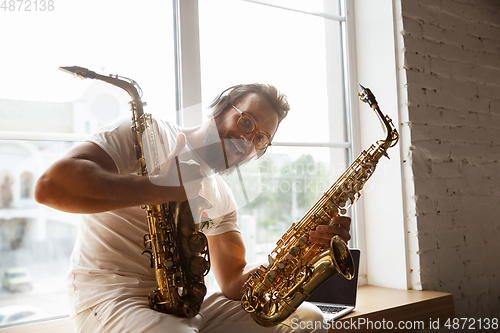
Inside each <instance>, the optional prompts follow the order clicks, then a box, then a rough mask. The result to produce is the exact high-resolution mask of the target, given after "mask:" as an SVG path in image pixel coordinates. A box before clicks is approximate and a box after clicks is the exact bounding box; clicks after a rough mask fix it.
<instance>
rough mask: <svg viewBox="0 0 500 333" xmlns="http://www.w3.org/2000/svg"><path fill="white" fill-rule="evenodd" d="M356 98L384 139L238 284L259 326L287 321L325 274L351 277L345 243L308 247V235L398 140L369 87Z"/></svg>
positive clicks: (356, 191) (353, 196)
mask: <svg viewBox="0 0 500 333" xmlns="http://www.w3.org/2000/svg"><path fill="white" fill-rule="evenodd" d="M359 87H360V89H361V93H359V94H358V95H359V96H360V99H361V100H362V101H363V102H365V103H368V104H369V105H370V106H371V108H372V109H373V110H374V111H375V113H376V114H377V116H378V118H379V119H380V121H381V122H382V125H383V127H384V130H385V132H386V138H385V139H384V140H380V141H377V142H376V144H373V145H372V146H371V147H370V148H369V149H368V150H367V151H363V152H361V154H360V155H359V156H358V158H356V160H355V161H354V162H353V163H352V164H351V165H350V166H349V168H348V169H347V170H346V171H345V172H344V173H343V174H342V175H341V176H340V178H339V179H338V180H337V181H336V182H335V183H334V184H333V185H332V186H331V187H330V189H328V191H327V192H325V193H324V194H323V196H322V197H321V198H320V199H319V200H318V202H317V203H316V204H315V205H314V206H313V207H312V208H311V209H310V210H309V212H308V213H307V214H306V215H305V216H304V217H303V218H302V219H301V220H300V221H299V222H296V223H293V224H292V226H291V227H290V228H289V229H288V231H287V232H286V233H285V234H284V235H283V236H282V237H281V239H280V240H279V241H278V242H277V243H276V245H277V246H276V247H275V249H274V250H273V251H272V252H271V254H270V255H269V265H268V266H260V267H259V268H258V269H257V271H256V272H255V273H253V274H251V275H250V277H249V278H248V280H247V281H246V282H245V284H244V285H243V296H242V298H241V305H242V307H243V309H244V310H245V311H246V312H249V313H250V314H251V316H252V318H253V319H254V320H255V321H256V322H257V323H258V324H259V325H261V326H265V327H267V326H273V325H276V324H278V323H280V322H282V321H283V320H285V319H286V318H288V317H289V316H290V315H291V314H292V313H293V312H294V311H295V310H296V309H297V308H298V307H299V305H300V304H302V302H303V301H304V300H305V299H306V298H307V297H308V296H309V295H310V294H311V293H312V292H313V291H314V290H315V289H316V288H318V287H319V286H320V285H321V284H322V283H323V282H325V281H326V280H327V279H329V278H330V277H331V276H333V275H336V274H341V275H343V276H344V277H345V278H347V279H349V280H350V279H352V278H353V276H354V263H353V260H352V256H351V252H350V251H349V248H348V246H347V244H346V243H345V242H344V241H343V240H342V238H340V237H339V236H334V237H333V238H332V240H331V241H330V247H329V249H328V251H325V249H324V247H323V245H320V244H314V243H311V242H310V241H309V239H308V235H309V231H311V230H314V229H315V228H316V226H318V225H320V224H331V223H332V218H333V217H335V216H338V215H345V214H346V213H347V209H348V208H349V207H350V206H351V205H352V204H353V203H354V202H355V201H356V200H357V199H358V198H359V196H360V191H361V189H362V188H363V186H364V184H365V183H366V181H367V180H368V179H369V178H370V177H371V175H372V174H373V172H374V171H375V167H376V165H377V163H378V161H379V159H380V158H381V157H382V156H386V157H387V158H388V157H389V156H388V155H387V153H386V151H387V149H388V148H389V147H393V146H394V145H395V144H396V143H397V141H398V138H399V134H398V132H397V131H396V129H395V127H394V125H393V124H392V120H391V119H390V118H389V117H388V116H384V115H383V114H382V112H381V111H380V109H379V107H378V104H377V101H376V99H375V96H374V95H373V93H372V92H371V91H370V89H368V88H365V87H363V86H361V85H359Z"/></svg>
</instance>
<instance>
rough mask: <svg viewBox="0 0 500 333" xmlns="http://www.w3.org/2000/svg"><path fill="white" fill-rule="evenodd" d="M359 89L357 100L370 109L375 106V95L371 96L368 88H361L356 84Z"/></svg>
mask: <svg viewBox="0 0 500 333" xmlns="http://www.w3.org/2000/svg"><path fill="white" fill-rule="evenodd" d="M358 86H359V89H361V92H360V93H358V96H359V99H360V100H361V101H363V102H365V103H368V105H370V107H372V108H373V106H374V105H375V106H377V105H378V103H377V100H376V99H375V95H373V93H372V91H371V90H370V89H369V88H365V87H363V86H362V85H361V84H359V83H358Z"/></svg>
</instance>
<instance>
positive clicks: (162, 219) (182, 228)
mask: <svg viewBox="0 0 500 333" xmlns="http://www.w3.org/2000/svg"><path fill="white" fill-rule="evenodd" d="M60 69H61V70H63V71H66V72H68V73H71V74H74V75H75V76H78V77H81V78H90V79H97V80H102V81H105V82H107V83H110V84H112V85H115V86H118V87H120V88H122V89H124V90H126V91H127V92H128V93H129V95H130V96H131V97H132V101H130V105H131V110H132V123H133V124H132V132H133V133H134V137H135V145H134V149H135V153H136V157H137V159H138V161H139V164H140V167H141V172H140V174H141V175H142V176H157V175H160V174H161V165H160V160H159V158H158V150H157V146H156V140H155V134H154V130H153V119H152V117H151V115H150V114H145V113H144V111H143V106H144V105H145V103H143V102H142V101H141V93H140V92H141V89H140V87H139V86H138V85H137V83H136V82H135V81H133V80H131V79H127V78H124V77H120V76H118V75H110V76H104V75H100V74H96V73H95V72H92V71H90V70H88V69H86V68H82V67H76V66H74V67H60ZM146 159H147V160H148V162H149V163H148V164H149V170H148V166H147V165H146ZM176 161H177V160H176ZM178 168H179V165H178V161H177V169H178ZM148 171H149V172H148ZM177 171H178V173H179V178H180V172H179V169H178V170H177ZM181 184H182V180H181ZM190 204H191V207H190ZM210 207H211V203H210V201H208V200H207V199H205V198H203V197H201V196H200V197H198V198H196V199H194V200H190V203H189V202H188V201H184V202H179V203H176V202H169V203H165V204H162V205H146V206H144V207H142V208H144V209H145V210H146V212H147V218H148V226H149V234H147V235H145V236H144V246H145V248H146V249H145V251H144V252H143V253H148V254H150V255H151V267H152V268H154V269H155V275H156V282H157V285H158V288H157V289H155V290H153V292H152V293H151V294H149V296H148V299H149V305H150V307H151V308H152V309H155V310H157V311H160V312H164V313H172V314H176V315H178V316H182V317H194V316H195V315H196V314H197V313H198V312H199V311H200V307H201V304H202V302H203V299H204V297H205V294H206V292H207V288H206V286H205V284H204V276H205V275H207V273H208V271H209V269H210V258H209V253H208V242H207V238H206V236H205V235H204V234H203V233H202V232H201V231H199V221H200V219H201V214H202V212H203V210H205V209H208V208H210ZM195 221H196V222H195Z"/></svg>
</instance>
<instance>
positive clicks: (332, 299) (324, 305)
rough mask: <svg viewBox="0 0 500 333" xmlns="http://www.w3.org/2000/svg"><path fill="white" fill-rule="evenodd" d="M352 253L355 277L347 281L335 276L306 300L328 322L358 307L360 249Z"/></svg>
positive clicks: (338, 275)
mask: <svg viewBox="0 0 500 333" xmlns="http://www.w3.org/2000/svg"><path fill="white" fill-rule="evenodd" d="M350 251H351V255H352V259H353V261H354V269H355V271H354V277H353V278H352V279H351V280H347V279H346V278H345V277H343V276H342V275H341V274H337V275H334V276H332V277H331V278H330V279H328V280H326V281H325V282H324V283H323V284H322V285H321V286H319V287H318V288H317V289H316V290H315V291H314V292H313V293H312V294H311V295H309V297H308V298H307V299H306V301H308V302H310V303H312V304H314V305H316V306H317V307H318V308H320V309H321V312H323V317H324V319H325V320H327V321H330V320H335V319H338V318H340V317H342V316H345V315H346V314H348V313H349V312H351V311H353V310H354V307H355V306H356V294H357V291H358V276H359V256H360V252H359V250H358V249H350Z"/></svg>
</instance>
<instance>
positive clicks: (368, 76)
mask: <svg viewBox="0 0 500 333" xmlns="http://www.w3.org/2000/svg"><path fill="white" fill-rule="evenodd" d="M172 1H173V7H174V34H175V36H174V42H175V44H176V45H175V50H176V51H175V52H176V58H175V68H176V96H177V122H178V123H179V124H180V125H182V126H195V125H198V124H200V123H201V121H202V119H203V116H202V108H201V100H202V97H201V68H200V41H199V38H200V36H199V30H198V29H199V28H198V0H182V1H181V0H172ZM240 1H247V2H253V3H258V4H261V5H272V4H269V3H267V2H266V1H256V0H240ZM339 2H340V3H342V6H341V8H342V12H343V15H342V16H339V17H335V18H334V17H331V16H329V17H326V18H328V19H339V20H341V31H342V47H343V64H344V75H345V78H344V80H345V82H346V84H345V92H344V96H345V105H346V106H345V107H346V109H345V112H346V121H347V133H348V140H347V141H346V142H316V143H304V142H273V145H275V146H295V147H333V148H346V149H347V150H348V154H349V157H350V161H352V160H353V158H354V157H355V155H356V156H357V154H358V153H359V152H360V151H362V149H366V148H367V147H368V146H369V144H371V143H370V142H367V141H366V140H365V139H364V138H363V135H362V134H363V131H366V127H367V126H371V125H366V124H365V121H364V120H363V118H364V116H363V115H362V114H365V113H366V112H365V111H366V110H365V108H366V106H365V105H361V103H360V101H359V99H358V98H357V94H356V92H357V81H358V79H359V81H362V82H377V81H378V80H379V79H380V74H381V72H382V71H383V70H386V69H387V68H389V70H391V71H393V73H394V75H391V77H389V78H387V80H386V82H390V84H392V85H393V87H394V88H395V89H394V91H393V93H392V94H390V95H389V96H390V97H394V101H396V102H392V103H391V104H390V103H388V102H386V100H383V101H382V99H379V100H380V101H381V104H382V105H383V106H384V107H386V108H387V109H388V110H389V107H388V106H394V104H396V105H395V110H396V114H394V113H392V112H387V113H390V116H391V118H392V119H393V122H394V124H396V125H397V124H399V123H400V119H402V120H404V119H405V113H404V110H405V108H404V107H400V106H401V105H402V104H403V103H404V102H405V101H406V96H405V94H404V89H403V88H402V86H403V85H404V83H405V78H404V75H403V74H402V69H401V64H402V62H403V55H402V51H401V50H402V46H401V43H402V41H401V38H400V37H401V36H398V34H397V33H396V31H395V30H396V29H401V27H400V26H399V25H400V23H399V21H397V20H396V19H395V16H396V14H395V12H397V11H398V9H399V7H398V6H400V5H399V4H397V3H396V4H393V3H392V2H391V3H390V4H389V5H387V6H388V7H387V8H384V12H383V13H384V15H385V16H386V18H389V19H390V23H391V26H390V27H389V28H390V29H393V31H392V34H390V35H388V36H386V38H387V39H390V38H392V39H391V41H392V43H393V44H392V48H391V49H389V50H386V51H385V52H386V53H387V54H391V53H392V56H393V58H394V63H393V64H392V68H391V66H390V65H386V66H383V67H382V68H378V69H375V70H374V71H373V72H367V71H364V69H366V68H367V67H368V66H369V65H370V62H373V61H372V60H370V59H368V58H369V57H367V56H366V54H368V53H369V52H370V51H371V49H370V48H371V47H373V43H367V40H368V39H369V38H370V36H372V37H373V35H374V34H376V33H377V32H376V31H372V32H369V31H368V33H367V34H366V35H365V36H364V37H363V38H360V34H357V32H359V31H366V30H365V29H364V25H363V23H362V21H363V20H368V18H369V16H370V15H373V13H372V12H371V9H370V6H375V5H374V4H370V0H357V1H356V2H354V1H349V0H339ZM273 6H274V5H273ZM280 8H282V9H283V10H295V9H291V8H286V7H283V6H280ZM303 12H304V13H305V14H311V15H317V13H308V12H305V11H303ZM354 15H356V17H355V16H354ZM377 21H378V22H380V21H381V20H380V18H379V19H378V20H377ZM389 28H388V29H389ZM388 42H389V41H388ZM363 54H365V56H364V57H362V56H361V55H363ZM358 68H361V69H360V70H359V73H358ZM391 73H392V72H391ZM375 93H378V90H377V91H376V92H375ZM384 96H386V95H384ZM388 99H389V98H388ZM389 104H390V105H389ZM369 122H370V123H371V122H373V119H370V120H369ZM375 126H376V125H375ZM397 128H398V129H399V128H400V126H397ZM330 130H332V128H330ZM378 130H379V129H378V128H375V129H374V131H378ZM402 134H403V133H402ZM85 137H86V135H84V134H71V133H43V132H6V131H0V140H29V141H56V142H57V141H69V142H80V141H83V140H84V138H85ZM367 144H368V146H367ZM392 149H393V150H391V151H390V152H389V154H390V155H391V160H392V159H395V160H396V164H397V166H396V169H399V170H398V174H397V175H395V177H394V178H395V180H394V181H392V182H391V184H390V188H391V196H392V197H399V198H402V199H401V202H397V207H396V210H397V212H396V213H395V215H394V216H395V218H396V219H398V220H399V221H402V228H399V227H398V230H392V231H389V232H388V233H387V234H386V235H385V236H382V238H379V239H378V240H374V239H373V237H372V235H369V232H370V231H369V230H373V228H375V227H376V226H377V225H379V221H376V219H377V216H379V215H377V216H376V217H370V216H368V214H366V213H365V210H366V207H370V206H371V205H373V204H369V203H367V201H375V202H377V199H378V202H381V198H380V197H381V195H382V193H383V192H382V190H380V189H379V190H378V191H374V192H372V193H367V194H363V196H362V197H361V198H360V200H359V201H358V202H357V203H356V204H355V205H354V209H353V217H354V218H355V219H356V221H357V223H356V225H355V224H354V223H353V229H354V234H355V241H354V242H353V246H354V247H357V248H359V249H360V250H361V251H362V253H365V254H366V257H365V258H366V259H365V260H364V261H363V260H362V264H361V267H360V284H366V283H369V284H374V285H379V286H385V287H392V288H401V289H419V287H420V279H419V278H416V277H415V274H413V275H412V274H410V271H411V270H413V271H416V269H418V267H419V265H418V257H417V256H413V257H410V256H409V254H408V252H409V249H410V248H413V249H414V248H418V245H416V244H415V242H416V240H408V237H409V236H408V235H407V234H408V233H409V232H413V227H412V226H411V222H412V219H411V217H408V212H410V213H411V212H412V209H411V207H410V206H409V203H406V202H404V198H407V197H409V195H411V192H412V185H411V184H410V185H408V184H407V186H404V184H402V183H403V182H402V179H403V175H408V173H411V171H409V170H408V168H404V167H402V165H403V163H402V158H401V156H405V155H404V154H405V153H406V152H407V147H406V146H404V145H403V144H400V148H392ZM393 155H395V156H393ZM398 162H399V163H398ZM384 163H387V160H384ZM406 183H408V182H406ZM384 191H385V190H384ZM403 222H404V223H403ZM392 224H393V225H394V223H392ZM395 238H397V242H396V243H397V244H396V245H395V250H394V251H402V252H403V253H404V256H403V258H399V259H398V262H397V263H396V266H397V274H396V275H397V276H396V277H395V278H392V279H390V281H384V279H385V277H386V276H387V275H388V273H387V271H388V268H387V267H388V265H391V266H393V265H394V263H385V262H386V261H387V260H386V257H384V256H382V255H380V253H381V251H380V249H378V245H380V243H382V242H391V241H393V240H394V239H395ZM370 253H372V254H370ZM367 262H370V264H369V265H368V264H367Z"/></svg>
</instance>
